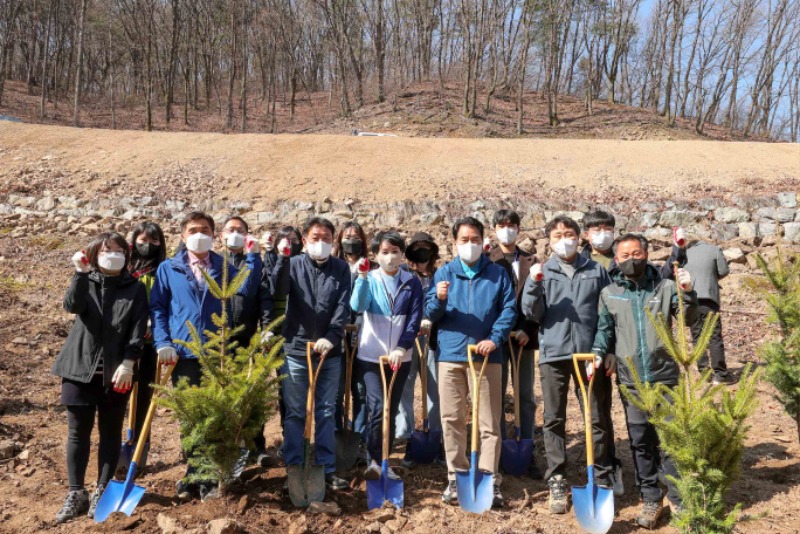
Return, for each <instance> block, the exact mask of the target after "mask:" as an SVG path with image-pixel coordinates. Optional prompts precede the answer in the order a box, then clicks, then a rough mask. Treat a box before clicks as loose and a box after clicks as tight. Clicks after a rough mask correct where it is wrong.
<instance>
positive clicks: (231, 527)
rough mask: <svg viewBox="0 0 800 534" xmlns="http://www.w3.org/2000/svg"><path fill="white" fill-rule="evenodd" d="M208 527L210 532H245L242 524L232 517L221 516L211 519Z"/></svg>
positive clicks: (213, 533) (216, 533)
mask: <svg viewBox="0 0 800 534" xmlns="http://www.w3.org/2000/svg"><path fill="white" fill-rule="evenodd" d="M206 528H207V529H208V534H241V533H242V532H245V530H244V528H243V527H242V525H240V524H239V523H237V522H236V520H234V519H232V518H230V517H221V518H219V519H214V520H213V521H209V523H208V525H207V526H206Z"/></svg>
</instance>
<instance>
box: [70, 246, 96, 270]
mask: <svg viewBox="0 0 800 534" xmlns="http://www.w3.org/2000/svg"><path fill="white" fill-rule="evenodd" d="M72 263H73V264H74V265H75V270H76V271H77V272H79V273H88V272H89V271H90V270H91V269H92V268H91V267H90V266H89V259H88V258H87V257H86V252H84V251H82V250H79V251H78V252H76V253H75V254H73V255H72Z"/></svg>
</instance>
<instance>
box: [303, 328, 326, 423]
mask: <svg viewBox="0 0 800 534" xmlns="http://www.w3.org/2000/svg"><path fill="white" fill-rule="evenodd" d="M313 352H314V343H313V342H311V341H309V342H308V343H306V361H307V363H308V395H307V396H306V424H305V427H304V428H303V438H305V439H311V426H312V425H313V424H314V394H315V392H316V390H317V379H318V378H319V372H320V370H322V364H323V363H325V355H324V354H320V357H319V365H317V370H316V371H314V362H313V360H312V358H311V355H312V354H313Z"/></svg>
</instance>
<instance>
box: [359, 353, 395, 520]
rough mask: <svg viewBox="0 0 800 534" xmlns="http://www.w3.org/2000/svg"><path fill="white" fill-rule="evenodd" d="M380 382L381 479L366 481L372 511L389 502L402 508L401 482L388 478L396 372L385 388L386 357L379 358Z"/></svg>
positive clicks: (368, 500) (368, 504) (368, 501)
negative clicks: (391, 415)
mask: <svg viewBox="0 0 800 534" xmlns="http://www.w3.org/2000/svg"><path fill="white" fill-rule="evenodd" d="M380 364H381V382H382V383H383V451H382V453H381V455H382V456H383V459H382V461H381V478H379V479H378V480H367V508H368V509H370V510H372V509H374V508H380V507H381V506H383V503H384V502H385V501H389V502H390V503H392V504H393V505H395V506H396V507H397V508H402V507H403V481H402V480H400V479H394V478H389V432H390V425H389V415H390V413H389V404H390V403H391V398H392V388H394V380H395V378H397V370H395V371H394V372H393V373H392V380H391V382H389V388H388V391H387V388H386V374H385V373H384V371H383V367H384V366H385V365H388V364H389V357H388V356H381V357H380Z"/></svg>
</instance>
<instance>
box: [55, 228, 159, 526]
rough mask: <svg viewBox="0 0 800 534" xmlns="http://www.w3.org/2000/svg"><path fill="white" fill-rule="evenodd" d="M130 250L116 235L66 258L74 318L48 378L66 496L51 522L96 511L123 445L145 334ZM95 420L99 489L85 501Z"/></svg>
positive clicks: (142, 299)
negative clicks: (59, 418) (58, 418)
mask: <svg viewBox="0 0 800 534" xmlns="http://www.w3.org/2000/svg"><path fill="white" fill-rule="evenodd" d="M129 255H130V247H129V245H128V242H127V241H125V238H124V237H122V236H121V235H120V234H118V233H116V232H109V233H103V234H100V235H99V236H97V237H96V238H95V239H94V240H93V241H92V242H91V243H90V244H89V246H88V247H86V249H85V250H81V251H79V252H76V253H75V255H73V257H72V263H73V265H74V269H75V274H74V275H73V277H72V282H71V284H70V286H69V289H67V293H66V295H65V296H64V310H66V311H67V312H68V313H72V314H74V315H75V322H74V323H73V325H72V328H71V329H70V332H69V336H68V337H67V340H66V342H65V343H64V346H63V347H62V349H61V352H60V353H59V354H58V357H57V358H56V360H55V362H54V363H53V368H52V373H53V374H54V375H56V376H59V377H61V404H63V405H64V406H65V407H66V412H67V427H68V431H67V432H68V433H67V474H68V479H69V491H68V493H67V498H66V500H65V501H64V505H63V506H62V508H61V510H59V511H58V513H57V514H56V523H64V522H65V521H68V520H70V519H74V518H76V517H78V516H80V515H82V514H87V513H88V515H89V517H93V516H94V511H95V508H96V506H97V502H98V500H99V499H100V496H101V495H102V494H103V491H104V490H105V487H106V485H107V484H108V482H109V481H110V480H111V478H112V477H113V475H114V471H115V470H116V468H117V462H118V460H119V453H120V447H121V445H122V425H123V421H124V419H125V407H126V405H127V402H128V397H129V393H130V390H131V386H132V382H133V373H134V366H135V365H136V362H137V361H139V359H140V358H141V357H142V351H143V349H144V344H145V334H146V332H147V313H148V312H147V291H146V289H145V287H144V286H143V285H142V284H139V283H138V282H137V281H136V280H135V279H134V278H133V277H132V276H131V275H130V273H129V272H128V270H127V269H126V267H127V265H128V261H129ZM95 418H97V426H98V431H99V436H100V444H99V447H98V450H97V466H98V473H97V486H96V489H95V491H94V493H93V494H92V497H91V499H90V498H89V494H88V492H87V491H86V487H85V485H84V482H85V480H84V479H85V476H86V468H87V466H88V464H89V454H90V452H91V445H92V429H93V427H94V421H95Z"/></svg>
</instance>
